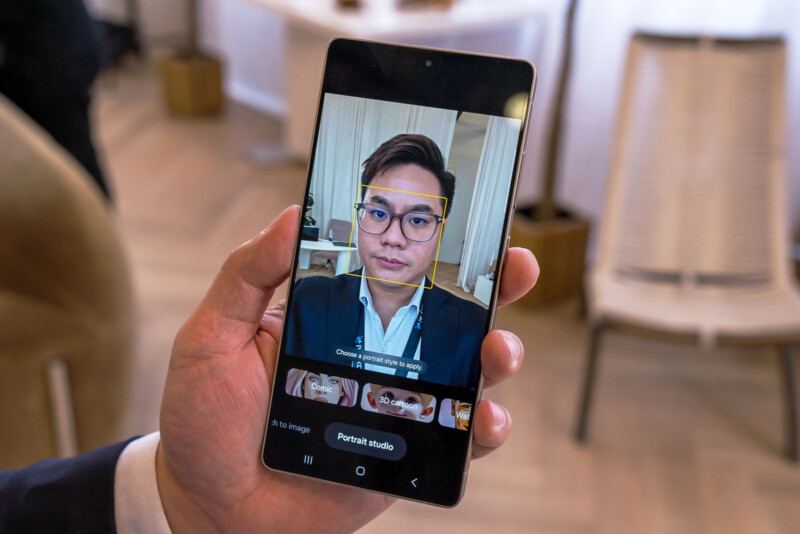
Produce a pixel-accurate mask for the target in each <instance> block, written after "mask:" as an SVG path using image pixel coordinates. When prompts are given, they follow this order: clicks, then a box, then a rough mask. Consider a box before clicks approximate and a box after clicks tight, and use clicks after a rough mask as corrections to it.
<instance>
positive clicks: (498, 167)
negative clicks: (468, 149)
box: [457, 117, 520, 291]
mask: <svg viewBox="0 0 800 534" xmlns="http://www.w3.org/2000/svg"><path fill="white" fill-rule="evenodd" d="M519 128H520V122H519V121H517V120H511V119H505V118H502V117H491V118H489V125H488V127H487V129H486V138H485V140H484V142H483V151H482V152H481V161H480V163H479V164H478V176H477V178H476V179H475V190H474V192H473V194H472V206H471V208H470V212H469V220H468V221H467V234H466V238H465V240H464V252H463V253H462V255H461V267H460V269H459V270H458V281H457V284H458V286H459V287H461V288H463V289H464V290H465V291H472V289H473V288H474V287H475V281H476V280H477V279H478V276H480V275H482V274H486V273H488V272H489V266H490V264H491V263H492V260H494V259H495V258H496V255H497V249H498V247H499V246H500V239H501V234H502V232H503V220H504V211H505V206H506V200H507V199H508V187H509V183H510V182H511V177H512V173H513V171H514V152H515V151H516V148H517V141H518V139H519Z"/></svg>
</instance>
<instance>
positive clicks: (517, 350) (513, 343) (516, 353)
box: [503, 331, 522, 367]
mask: <svg viewBox="0 0 800 534" xmlns="http://www.w3.org/2000/svg"><path fill="white" fill-rule="evenodd" d="M503 338H504V339H505V340H506V346H507V347H508V351H509V353H511V363H512V364H513V365H514V367H516V366H517V364H518V363H519V359H520V357H521V356H522V342H521V341H520V340H519V338H518V337H517V336H515V335H514V334H512V333H511V332H505V331H503Z"/></svg>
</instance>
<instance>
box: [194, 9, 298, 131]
mask: <svg viewBox="0 0 800 534" xmlns="http://www.w3.org/2000/svg"><path fill="white" fill-rule="evenodd" d="M202 28H203V29H202V35H203V44H204V45H205V46H206V47H207V48H208V49H210V50H213V51H215V52H216V53H217V54H219V55H220V56H222V58H223V59H224V60H225V68H226V72H225V79H226V81H225V89H226V92H227V93H228V96H229V97H231V98H233V99H234V100H238V101H240V102H243V103H245V104H247V105H249V106H251V107H254V108H256V109H259V110H261V111H264V112H265V113H269V114H272V115H277V116H282V115H283V114H284V113H286V102H285V96H284V95H285V89H284V69H285V66H284V55H285V54H284V41H285V34H284V32H285V27H284V23H283V21H282V20H281V18H280V17H277V16H275V15H271V14H270V13H268V12H266V11H265V10H264V9H261V8H258V7H256V6H254V5H253V4H250V3H248V2H244V1H242V0H206V1H205V2H204V6H203V23H202Z"/></svg>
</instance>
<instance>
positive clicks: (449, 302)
mask: <svg viewBox="0 0 800 534" xmlns="http://www.w3.org/2000/svg"><path fill="white" fill-rule="evenodd" d="M355 274H360V271H355ZM426 280H427V279H426ZM428 283H430V282H428ZM360 285H361V278H360V277H358V276H349V275H347V274H340V275H339V276H335V277H333V278H327V277H324V276H312V277H309V278H302V279H300V280H298V281H297V282H296V283H295V286H294V290H293V291H292V302H291V307H290V310H289V316H288V320H287V323H286V338H285V339H286V353H287V354H290V355H292V356H301V357H304V358H311V359H315V360H323V361H327V362H332V363H338V364H340V365H346V362H345V363H343V362H342V360H340V359H339V358H338V357H337V356H336V355H335V353H334V350H335V348H336V347H350V348H352V347H353V346H354V343H355V336H356V333H357V331H358V311H359V310H358V307H359V306H362V304H361V302H359V300H358V292H359V287H360ZM422 306H423V309H424V317H423V323H422V346H421V347H420V360H421V361H424V362H426V363H427V364H428V370H427V372H425V373H424V374H421V375H420V377H419V378H420V380H424V381H427V382H436V383H438V384H446V385H450V386H456V387H469V386H471V385H472V384H475V383H476V380H477V378H478V373H479V372H480V359H481V343H482V342H483V330H484V328H485V325H486V318H487V314H488V311H487V310H485V309H484V308H482V307H481V306H479V305H478V304H475V303H474V302H470V301H468V300H464V299H461V298H458V297H456V296H455V295H453V294H452V293H449V292H448V291H445V290H444V289H441V288H439V287H436V286H433V287H432V288H431V289H425V290H424V292H423V294H422Z"/></svg>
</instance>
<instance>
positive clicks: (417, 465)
mask: <svg viewBox="0 0 800 534" xmlns="http://www.w3.org/2000/svg"><path fill="white" fill-rule="evenodd" d="M493 74H495V76H494V77H492V75H493ZM465 77H468V78H469V80H470V83H469V84H466V83H465V80H464V78H465ZM509 79H511V80H513V83H511V82H509ZM399 80H402V82H399ZM532 87H533V71H532V67H531V66H530V65H529V64H527V63H525V62H520V61H514V60H505V59H498V58H488V57H486V56H473V55H467V54H456V53H450V52H441V51H432V50H426V49H419V48H409V47H401V46H394V45H381V44H377V43H368V42H362V41H349V40H337V41H334V42H333V43H332V44H331V46H330V48H329V53H328V60H327V63H326V69H325V75H324V80H323V88H322V94H321V97H320V105H319V110H318V118H317V128H316V133H315V139H314V144H313V151H312V155H311V164H310V170H309V181H308V185H307V190H306V198H305V199H304V205H303V224H302V228H301V233H300V236H298V237H299V238H298V248H297V252H296V262H295V265H294V269H293V273H292V278H291V284H290V289H289V294H288V298H287V305H286V318H285V322H284V329H283V334H282V341H281V347H280V356H279V359H278V364H277V368H276V376H275V377H274V388H273V393H272V402H271V407H270V414H269V418H268V421H267V430H266V437H265V442H264V451H263V460H264V463H265V464H266V465H267V466H268V467H270V468H273V469H278V470H282V471H288V472H291V473H297V474H301V475H306V476H310V477H314V478H320V479H324V480H328V481H333V482H338V483H342V484H348V485H352V486H357V487H361V488H366V489H370V490H374V491H380V492H384V493H388V494H391V495H396V496H400V497H405V498H409V499H414V500H419V501H424V502H429V503H433V504H439V505H445V506H448V505H454V504H455V503H457V502H458V500H459V498H460V496H461V494H462V488H463V484H464V481H465V476H466V472H467V466H468V456H469V449H470V440H471V425H472V420H473V417H474V408H475V406H476V404H477V402H478V401H479V395H480V383H481V364H480V356H481V343H482V340H483V338H484V336H485V335H486V333H487V332H488V330H489V329H490V327H491V325H492V321H493V316H494V313H493V311H494V302H495V298H496V293H497V287H498V284H497V280H498V275H499V271H500V269H501V267H502V258H503V253H504V251H505V248H506V245H507V242H506V236H507V230H508V225H509V221H510V206H512V203H513V198H514V191H515V185H516V180H515V178H516V175H517V170H518V165H519V162H520V159H521V156H520V149H521V147H522V146H523V142H524V133H525V125H526V118H527V107H528V105H529V102H530V98H531V95H532Z"/></svg>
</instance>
